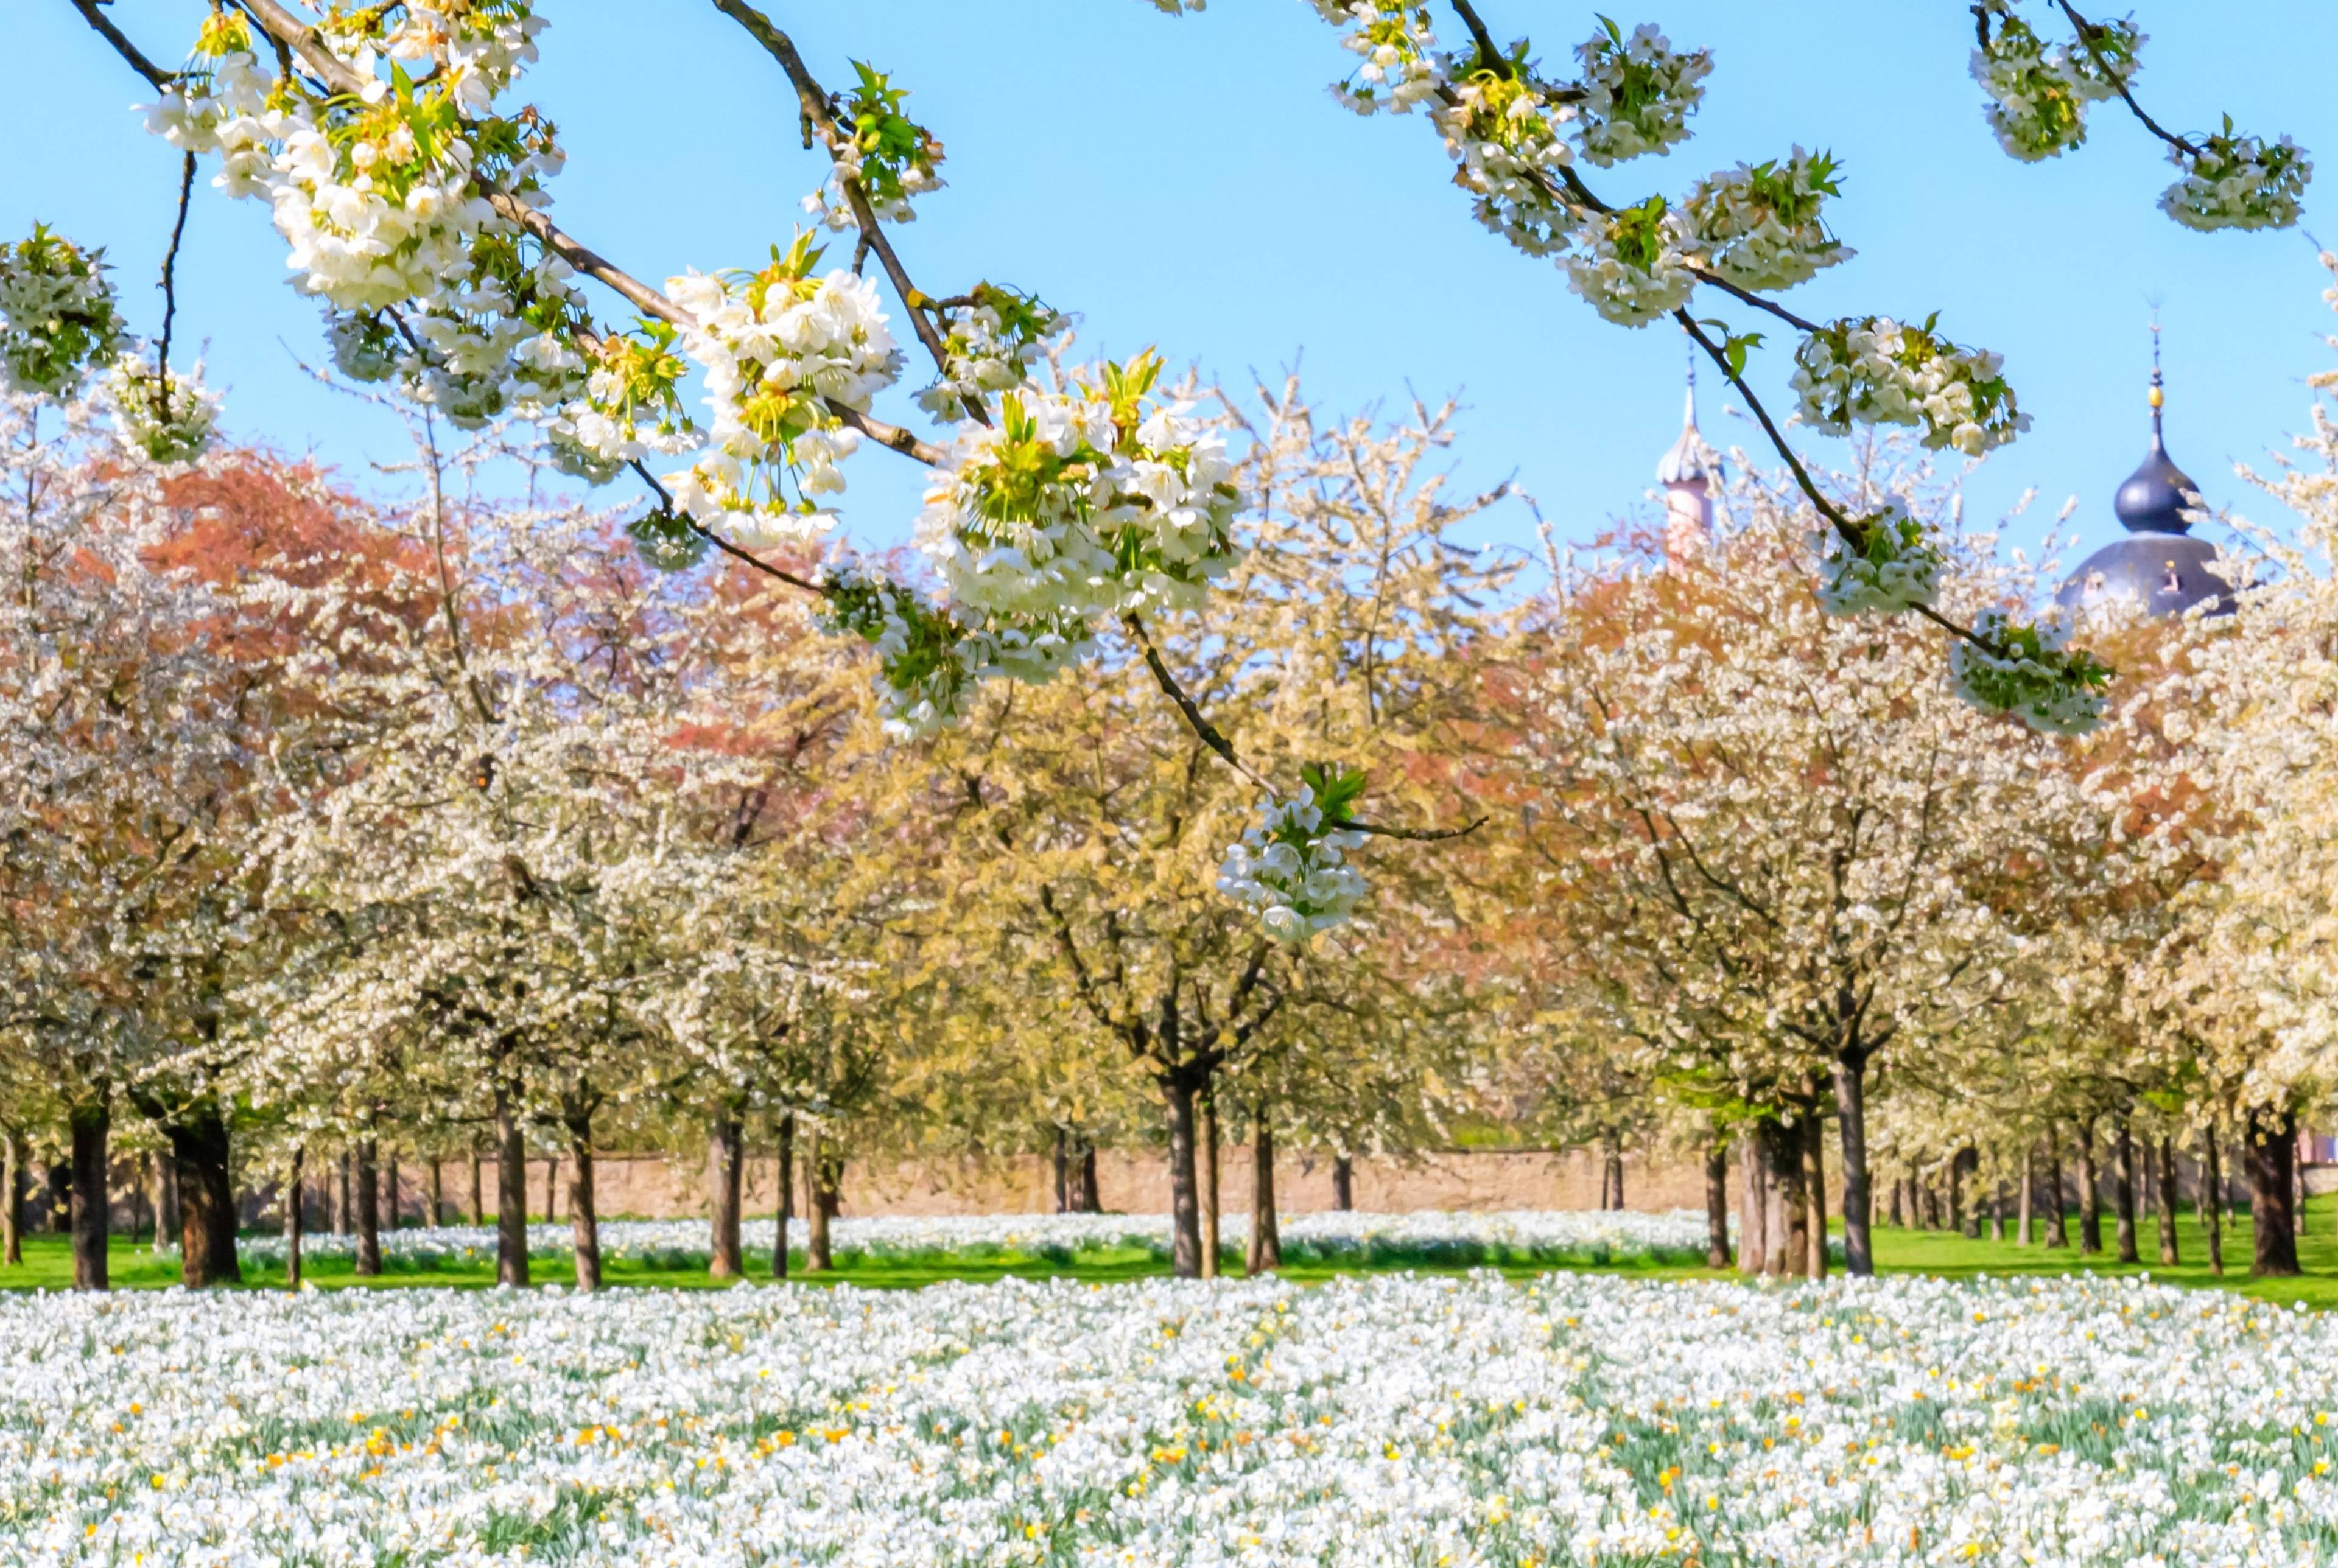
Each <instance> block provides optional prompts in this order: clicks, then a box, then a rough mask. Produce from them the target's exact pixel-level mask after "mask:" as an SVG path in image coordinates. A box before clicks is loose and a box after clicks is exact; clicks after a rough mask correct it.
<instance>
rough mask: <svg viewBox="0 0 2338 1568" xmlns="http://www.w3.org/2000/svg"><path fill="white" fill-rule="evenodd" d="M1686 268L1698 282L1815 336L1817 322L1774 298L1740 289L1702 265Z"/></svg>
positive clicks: (1817, 326) (1817, 328) (1799, 330)
mask: <svg viewBox="0 0 2338 1568" xmlns="http://www.w3.org/2000/svg"><path fill="white" fill-rule="evenodd" d="M1687 271H1688V272H1689V273H1690V274H1691V275H1692V276H1694V277H1695V279H1696V280H1697V281H1698V282H1700V283H1710V284H1712V285H1713V286H1714V288H1715V289H1720V290H1721V291H1722V292H1723V293H1724V294H1731V295H1734V296H1735V297H1736V298H1738V299H1743V300H1744V302H1745V303H1746V304H1748V305H1751V306H1753V309H1756V310H1766V311H1768V312H1769V313H1770V314H1771V315H1773V316H1775V317H1776V318H1777V319H1779V320H1781V321H1783V322H1784V323H1785V324H1786V325H1787V326H1789V327H1792V328H1794V329H1795V330H1796V331H1798V332H1808V333H1810V334H1812V336H1816V335H1817V333H1818V331H1819V325H1818V323H1817V322H1815V321H1805V320H1803V319H1802V318H1801V317H1800V316H1797V315H1795V314H1794V313H1793V311H1792V310H1789V309H1786V308H1785V307H1784V306H1783V305H1781V304H1779V303H1778V302H1777V301H1776V300H1774V299H1765V298H1763V296H1762V295H1759V294H1756V293H1754V292H1753V290H1752V289H1741V288H1739V287H1738V286H1737V285H1736V284H1734V283H1732V282H1731V281H1730V280H1729V279H1726V278H1724V277H1723V276H1721V274H1719V273H1718V272H1708V271H1706V270H1704V268H1702V267H1691V268H1688V269H1687Z"/></svg>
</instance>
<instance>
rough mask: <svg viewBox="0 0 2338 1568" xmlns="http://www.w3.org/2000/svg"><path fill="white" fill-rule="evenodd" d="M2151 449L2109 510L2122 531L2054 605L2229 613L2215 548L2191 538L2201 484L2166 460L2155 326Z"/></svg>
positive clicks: (2227, 588) (2083, 565) (2072, 578)
mask: <svg viewBox="0 0 2338 1568" xmlns="http://www.w3.org/2000/svg"><path fill="white" fill-rule="evenodd" d="M2151 333H2152V337H2151V451H2150V452H2149V454H2148V455H2146V456H2145V458H2144V460H2143V466H2141V467H2139V468H2137V470H2136V471H2135V472H2134V473H2133V474H2130V475H2127V481H2126V483H2124V484H2122V485H2120V486H2119V487H2118V494H2117V495H2116V496H2115V497H2114V498H2113V499H2112V502H2111V510H2112V511H2113V512H2114V513H2116V514H2117V516H2118V520H2119V522H2120V523H2121V524H2124V525H2125V526H2126V528H2127V537H2126V538H2124V539H2118V540H2114V541H2112V542H2111V543H2110V544H2106V545H2104V546H2103V547H2102V548H2101V549H2099V550H2097V551H2096V552H2095V553H2094V554H2092V555H2089V556H2087V558H2086V560H2084V561H2083V562H2080V563H2079V564H2078V570H2077V571H2075V572H2073V573H2070V575H2069V576H2068V578H2067V579H2065V580H2064V582H2063V583H2062V587H2061V591H2060V592H2059V593H2056V594H2055V595H2054V599H2055V603H2058V604H2060V605H2061V606H2062V607H2063V608H2064V609H2066V610H2083V609H2085V608H2087V606H2089V605H2094V604H2098V603H2104V602H2105V601H2107V600H2109V599H2115V598H2124V599H2131V600H2133V601H2135V602H2136V603H2138V604H2140V605H2142V606H2143V608H2144V611H2145V612H2146V613H2148V614H2152V615H2181V614H2182V613H2184V612H2186V610H2189V609H2191V608H2192V607H2193V606H2194V605H2195V604H2199V603H2205V602H2208V601H2212V600H2213V601H2215V606H2214V608H2213V609H2212V610H2211V611H2210V613H2212V614H2223V613H2226V612H2227V611H2229V610H2230V609H2231V608H2232V592H2233V591H2232V586H2231V584H2229V583H2226V582H2225V580H2224V579H2223V578H2222V577H2220V576H2218V575H2217V574H2216V571H2215V562H2216V549H2215V545H2213V544H2209V543H2208V542H2207V541H2206V540H2205V539H2195V538H2194V537H2192V524H2191V523H2190V522H2189V521H2188V520H2186V517H2185V515H2184V514H2185V512H2186V510H2187V509H2190V508H2193V507H2196V506H2197V505H2199V504H2200V493H2199V486H2198V485H2195V484H2193V483H2192V480H2191V477H2190V475H2186V473H2185V472H2184V470H2183V469H2181V468H2178V467H2177V466H2176V462H2175V459H2173V458H2171V457H2170V456H2168V455H2167V446H2166V439H2165V436H2164V434H2163V432H2162V430H2161V427H2160V415H2161V409H2162V408H2163V407H2165V405H2166V401H2167V395H2166V389H2165V387H2164V384H2163V382H2162V380H2161V377H2160V373H2159V327H2158V325H2157V324H2156V323H2154V324H2153V326H2152V328H2151Z"/></svg>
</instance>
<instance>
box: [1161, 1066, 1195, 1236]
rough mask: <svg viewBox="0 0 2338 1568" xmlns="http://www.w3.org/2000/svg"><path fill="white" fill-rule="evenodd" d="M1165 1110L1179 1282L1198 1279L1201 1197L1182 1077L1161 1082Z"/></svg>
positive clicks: (1189, 1101) (1188, 1093) (1188, 1091)
mask: <svg viewBox="0 0 2338 1568" xmlns="http://www.w3.org/2000/svg"><path fill="white" fill-rule="evenodd" d="M1161 1093H1162V1096H1163V1098H1164V1099H1165V1100H1166V1101H1167V1102H1168V1109H1169V1257H1170V1268H1171V1269H1172V1270H1173V1271H1174V1272H1175V1274H1176V1276H1177V1278H1178V1279H1200V1278H1202V1194H1201V1181H1200V1180H1199V1177H1200V1171H1199V1170H1198V1169H1197V1166H1198V1165H1199V1154H1198V1152H1197V1151H1196V1150H1195V1149H1194V1086H1193V1085H1192V1084H1191V1083H1186V1082H1185V1081H1184V1080H1183V1079H1182V1078H1176V1077H1171V1078H1168V1079H1165V1080H1164V1082H1163V1083H1162V1085H1161Z"/></svg>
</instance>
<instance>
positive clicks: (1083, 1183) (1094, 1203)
mask: <svg viewBox="0 0 2338 1568" xmlns="http://www.w3.org/2000/svg"><path fill="white" fill-rule="evenodd" d="M1080 1212H1081V1213H1083V1214H1101V1213H1103V1212H1104V1190H1103V1189H1102V1188H1101V1187H1100V1186H1099V1185H1098V1184H1097V1182H1096V1148H1095V1141H1094V1140H1092V1139H1088V1138H1083V1139H1081V1140H1080Z"/></svg>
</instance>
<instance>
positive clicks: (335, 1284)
mask: <svg viewBox="0 0 2338 1568" xmlns="http://www.w3.org/2000/svg"><path fill="white" fill-rule="evenodd" d="M2007 1229H2008V1231H2009V1232H2010V1230H2011V1227H2010V1225H2009V1226H2008V1228H2007ZM2038 1229H2039V1233H2040V1236H2041V1238H2042V1236H2043V1233H2044V1226H2043V1225H2042V1223H2041V1224H2040V1226H2039V1228H2038ZM2069 1229H2070V1238H2071V1241H2072V1243H2073V1245H2072V1246H2070V1247H2067V1248H2059V1249H2049V1248H2047V1247H2044V1246H2035V1247H2027V1248H2024V1247H2017V1246H2015V1245H2014V1244H2013V1243H2012V1242H2011V1241H2002V1242H1997V1241H1989V1240H1972V1241H1968V1240H1965V1239H1964V1238H1963V1237H1961V1236H1959V1235H1955V1234H1952V1233H1947V1232H1941V1231H1932V1230H1899V1229H1894V1228H1892V1227H1891V1226H1881V1225H1879V1226H1878V1227H1876V1230H1875V1260H1876V1268H1877V1270H1878V1272H1880V1273H1884V1274H1926V1275H1936V1276H1940V1277H1941V1278H1945V1279H1969V1278H1971V1277H1972V1276H1975V1275H1979V1274H1992V1275H2029V1274H2042V1275H2060V1274H2066V1273H2068V1274H2078V1273H2095V1274H2140V1273H2148V1274H2149V1275H2151V1277H2152V1278H2154V1279H2161V1280H2166V1281H2168V1282H2171V1283H2174V1284H2179V1285H2188V1286H2196V1287H2203V1288H2217V1289H2228V1290H2237V1291H2242V1292H2245V1294H2248V1295H2251V1296H2255V1297H2259V1298H2262V1299H2265V1300H2268V1301H2278V1302H2283V1303H2287V1302H2291V1301H2304V1302H2305V1303H2307V1304H2308V1305H2309V1306H2313V1307H2338V1197H2333V1198H2316V1199H2313V1200H2312V1201H2309V1202H2308V1203H2307V1205H2306V1227H2305V1233H2304V1236H2303V1237H2301V1238H2300V1239H2299V1242H2298V1258H2299V1261H2300V1262H2301V1263H2303V1264H2304V1267H2305V1270H2306V1272H2305V1274H2304V1276H2303V1277H2302V1278H2299V1279H2250V1278H2249V1274H2248V1264H2249V1258H2250V1255H2251V1254H2250V1249H2251V1237H2250V1230H2249V1221H2248V1218H2247V1216H2246V1215H2240V1216H2236V1217H2235V1218H2234V1219H2231V1220H2227V1221H2226V1222H2225V1270H2226V1271H2225V1276H2224V1277H2223V1278H2222V1279H2218V1278H2217V1277H2216V1276H2215V1275H2214V1274H2212V1273H2210V1272H2209V1269H2208V1263H2207V1258H2208V1245H2207V1238H2206V1235H2205V1232H2204V1231H2203V1230H2201V1228H2200V1226H2199V1224H2198V1223H2197V1221H2196V1219H2195V1218H2194V1217H2193V1216H2192V1215H2190V1214H2188V1213H2187V1214H2186V1215H2184V1216H2182V1217H2181V1218H2180V1220H2178V1222H2177V1225H2176V1241H2177V1247H2178V1250H2180V1252H2181V1253H2182V1255H2183V1258H2184V1261H2183V1263H2182V1264H2180V1265H2178V1266H2177V1267H2176V1268H2172V1269H2168V1268H2162V1267H2160V1266H2159V1264H2158V1263H2157V1262H2156V1261H2154V1260H2155V1259H2157V1257H2158V1255H2159V1231H2158V1227H2157V1225H2156V1223H2155V1222H2154V1221H2152V1220H2148V1219H2146V1220H2142V1221H2141V1222H2140V1223H2139V1225H2138V1227H2137V1230H2138V1234H2137V1248H2138V1250H2140V1251H2141V1252H2142V1254H2143V1256H2144V1259H2146V1260H2145V1261H2144V1262H2143V1263H2140V1264H2121V1263H2117V1262H2113V1261H2111V1260H2110V1255H2109V1251H2108V1249H2109V1248H2111V1247H2115V1246H2116V1244H2117V1243H2116V1232H2115V1230H2114V1228H2113V1224H2112V1221H2111V1219H2110V1217H2109V1216H2108V1215H2107V1214H2106V1215H2105V1216H2104V1220H2103V1232H2104V1240H2105V1243H2106V1251H2105V1252H2104V1253H2103V1254H2102V1255H2100V1256H2097V1257H2091V1258H2087V1257H2081V1256H2079V1255H2078V1250H2077V1247H2076V1242H2077V1240H2078V1219H2077V1217H2076V1216H2075V1215H2073V1216H2072V1217H2071V1219H2070V1223H2069ZM1836 1230H1837V1233H1838V1234H1840V1231H1841V1223H1840V1221H1838V1222H1837V1224H1836ZM770 1259H771V1254H770V1252H769V1251H768V1250H766V1251H763V1252H756V1251H754V1250H752V1249H751V1250H749V1252H748V1268H749V1271H750V1274H751V1275H752V1277H753V1278H755V1279H767V1278H768V1277H769V1269H770ZM801 1262H802V1259H801V1254H798V1255H797V1258H796V1267H797V1269H798V1274H797V1278H799V1279H801V1280H802V1281H803V1282H804V1283H807V1284H851V1285H860V1286H863V1287H868V1288H871V1289H914V1288H916V1287H919V1286H921V1285H931V1284H935V1283H938V1282H939V1281H942V1280H946V1279H964V1280H975V1281H987V1280H993V1279H1006V1278H1009V1277H1013V1278H1017V1279H1080V1280H1087V1281H1093V1282H1097V1283H1104V1282H1109V1281H1113V1280H1121V1279H1156V1278H1161V1277H1164V1276H1166V1275H1167V1274H1168V1273H1169V1265H1168V1263H1167V1262H1166V1261H1165V1260H1164V1259H1160V1258H1157V1257H1155V1256H1154V1254H1152V1253H1151V1252H1149V1251H1146V1250H1142V1249H1138V1248H1120V1249H1112V1250H1098V1251H1093V1252H1084V1253H1080V1254H1078V1255H1077V1256H1076V1257H1075V1258H1073V1259H1072V1260H1071V1261H1070V1262H1068V1263H1065V1262H1059V1261H1053V1260H1050V1259H1043V1258H1035V1257H1021V1256H1016V1255H1012V1254H1006V1255H986V1256H980V1257H968V1256H953V1257H944V1258H936V1259H921V1260H919V1261H917V1262H902V1261H898V1260H878V1259H863V1258H848V1259H845V1260H844V1263H843V1266H842V1267H840V1268H839V1269H835V1270H834V1271H832V1272H830V1273H825V1274H815V1275H804V1274H801ZM108 1267H109V1268H110V1269H111V1270H112V1274H113V1284H114V1285H115V1286H116V1287H117V1288H125V1289H159V1288H161V1287H163V1286H167V1285H175V1284H177V1283H178V1280H179V1272H178V1265H177V1260H176V1259H175V1258H157V1257H155V1256H154V1254H153V1252H152V1250H150V1249H148V1248H147V1247H146V1246H145V1245H144V1244H142V1243H133V1242H131V1241H130V1240H127V1239H125V1238H121V1237H117V1238H115V1239H114V1241H113V1247H112V1249H111V1250H110V1253H109V1263H108ZM531 1268H532V1270H533V1275H534V1279H535V1282H536V1283H537V1284H540V1285H541V1284H566V1283H569V1282H570V1281H571V1280H572V1279H573V1275H572V1273H571V1270H570V1267H569V1262H568V1259H567V1258H566V1257H565V1255H563V1254H545V1255H539V1256H537V1257H535V1259H532V1260H531ZM1466 1271H1467V1270H1466V1269H1463V1268H1461V1267H1459V1266H1447V1265H1421V1264H1409V1263H1404V1262H1380V1261H1376V1262H1369V1263H1366V1262H1359V1263H1336V1264H1335V1263H1315V1262H1305V1263H1293V1264H1292V1265H1291V1266H1290V1267H1288V1268H1286V1269H1283V1270H1282V1274H1283V1276H1284V1277H1285V1278H1286V1279H1294V1280H1299V1281H1302V1282H1311V1281H1320V1280H1323V1279H1331V1278H1332V1277H1333V1276H1335V1275H1341V1274H1361V1273H1404V1272H1410V1273H1461V1272H1466ZM1500 1271H1501V1272H1502V1273H1504V1274H1506V1275H1508V1276H1510V1277H1512V1278H1514V1279H1526V1278H1530V1277H1532V1276H1534V1275H1537V1274H1541V1273H1547V1272H1551V1271H1553V1269H1552V1268H1551V1266H1548V1265H1512V1266H1506V1267H1504V1268H1502V1269H1501V1270H1500ZM1567 1271H1571V1272H1585V1273H1603V1274H1618V1275H1623V1276H1626V1277H1628V1278H1631V1279H1707V1278H1711V1277H1712V1274H1711V1271H1710V1270H1708V1269H1702V1268H1697V1267H1694V1266H1690V1265H1685V1264H1678V1263H1662V1264H1659V1263H1644V1264H1636V1265H1635V1264H1611V1265H1606V1266H1592V1265H1582V1266H1578V1267H1575V1268H1572V1269H1568V1270H1567ZM1227 1272H1228V1273H1230V1274H1231V1273H1239V1272H1240V1265H1239V1262H1238V1260H1235V1259H1232V1258H1231V1257H1230V1259H1229V1261H1228V1266H1227ZM306 1274H307V1277H308V1279H310V1280H311V1281H313V1282H314V1283H315V1284H316V1285H317V1286H318V1287H319V1289H344V1288H357V1289H396V1288H398V1287H401V1286H416V1285H424V1286H457V1287H466V1288H475V1289H479V1288H485V1287H486V1286H489V1285H492V1284H494V1283H495V1266H494V1262H493V1260H492V1259H479V1260H477V1261H475V1262H474V1261H464V1262H460V1263H448V1264H445V1265H440V1266H435V1267H434V1266H421V1265H407V1266H401V1265H400V1264H399V1263H398V1261H397V1260H395V1259H391V1260H388V1263H387V1264H386V1271H385V1272H384V1273H383V1274H382V1275H380V1276H379V1277H378V1278H376V1279H358V1278H357V1277H356V1276H355V1274H354V1272H353V1271H352V1266H351V1260H350V1259H348V1258H347V1257H327V1258H312V1259H309V1261H308V1265H307V1269H306ZM603 1279H604V1282H605V1283H606V1284H608V1285H612V1286H622V1285H654V1286H663V1287H673V1288H681V1289H709V1288H717V1287H719V1286H721V1285H722V1284H723V1283H725V1282H724V1281H719V1280H715V1279H710V1278H708V1276H707V1274H706V1271H705V1270H704V1269H688V1268H670V1267H662V1266H657V1265H653V1264H649V1263H634V1262H624V1261H617V1260H612V1261H610V1262H609V1263H608V1264H607V1265H606V1266H605V1268H604V1270H603ZM244 1282H245V1284H246V1285H247V1286H249V1287H251V1288H254V1289H269V1288H274V1289H282V1288H283V1285H284V1273H283V1270H282V1269H280V1268H277V1267H275V1266H272V1265H262V1264H254V1263H251V1262H247V1263H246V1264H245V1265H244ZM72 1283H73V1258H72V1254H71V1252H70V1251H69V1250H67V1246H66V1240H65V1238H64V1237H62V1236H50V1235H38V1236H27V1237H25V1261H24V1262H23V1263H22V1264H20V1265H17V1266H15V1267H13V1268H9V1267H0V1290H9V1289H15V1290H32V1289H49V1290H62V1289H67V1288H69V1287H70V1286H71V1285H72Z"/></svg>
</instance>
